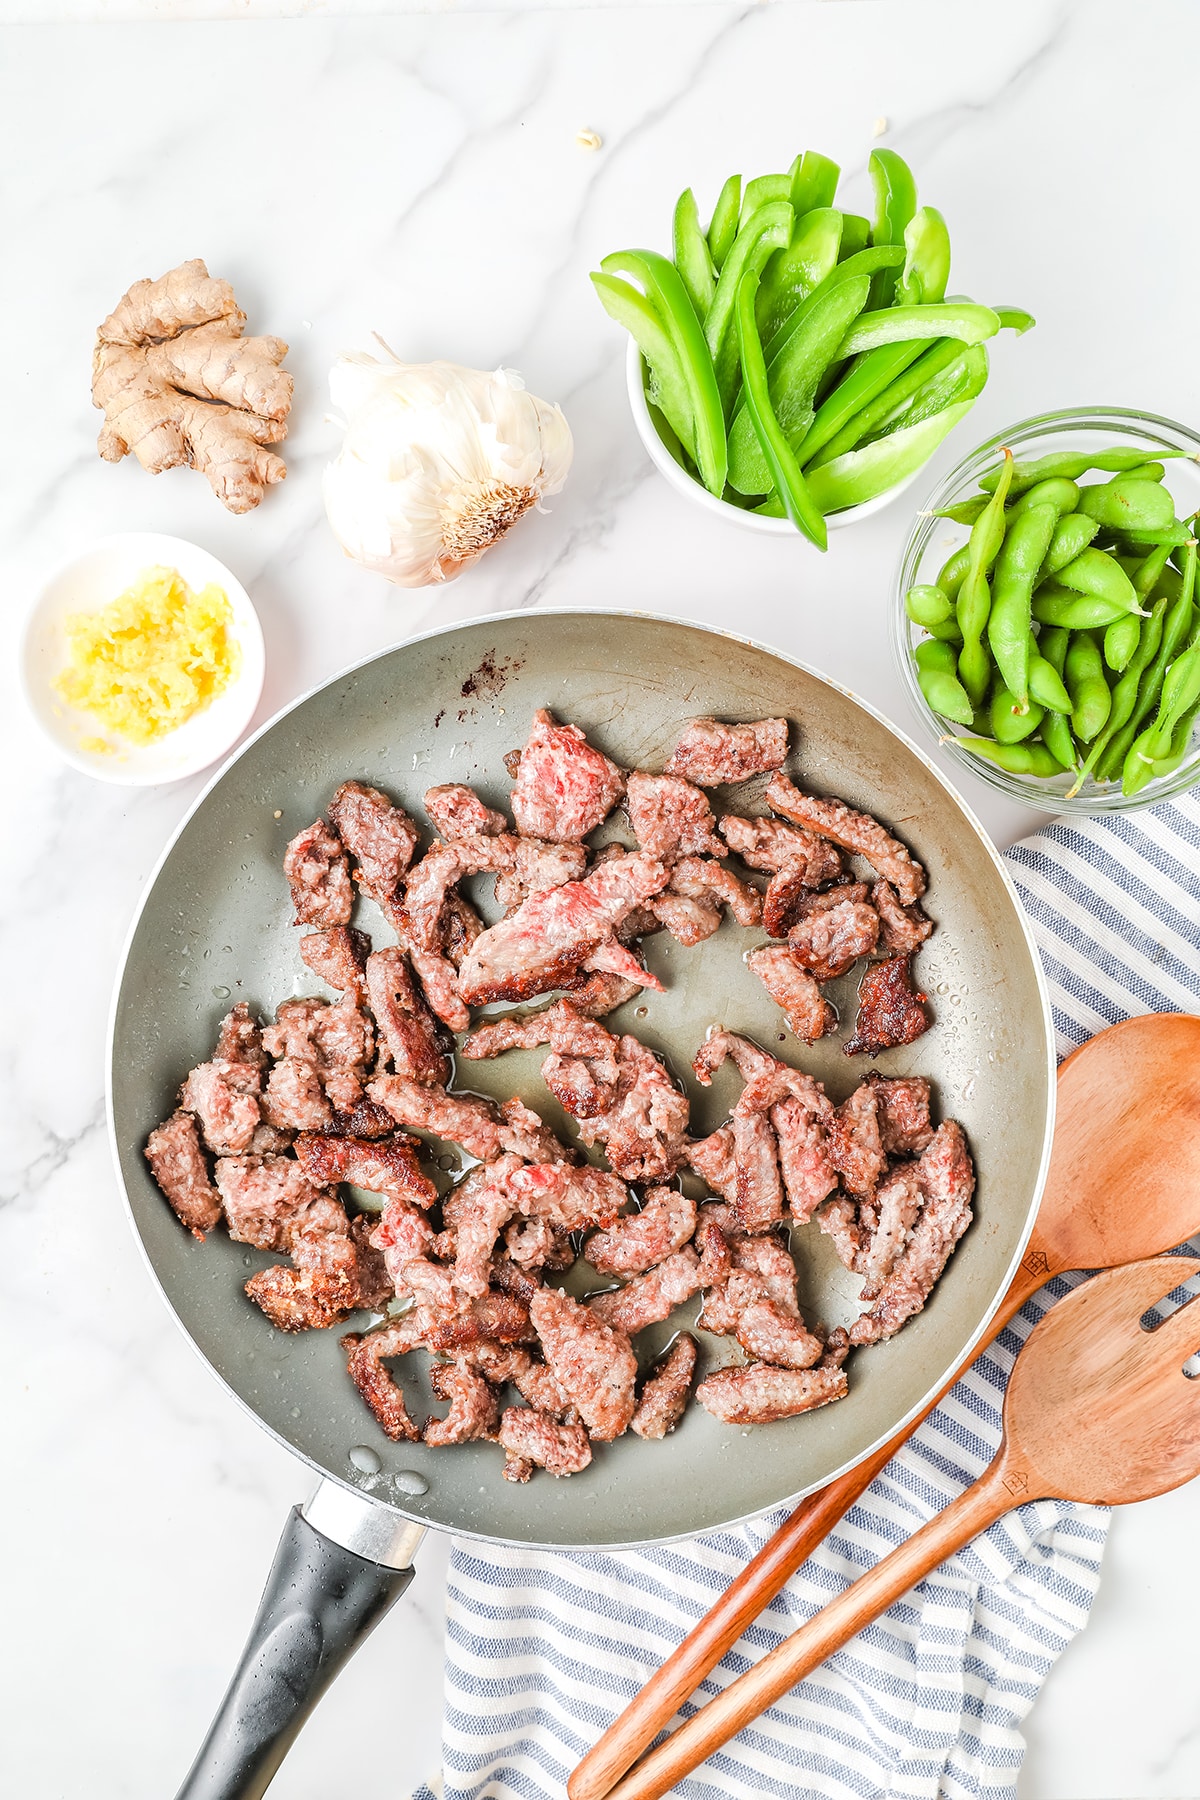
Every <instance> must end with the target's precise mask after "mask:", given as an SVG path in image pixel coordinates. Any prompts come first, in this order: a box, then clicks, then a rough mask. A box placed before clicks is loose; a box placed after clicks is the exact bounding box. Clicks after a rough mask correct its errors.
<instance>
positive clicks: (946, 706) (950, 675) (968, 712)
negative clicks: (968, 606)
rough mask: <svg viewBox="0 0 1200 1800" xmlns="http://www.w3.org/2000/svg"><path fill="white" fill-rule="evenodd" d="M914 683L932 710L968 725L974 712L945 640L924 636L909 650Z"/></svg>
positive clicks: (952, 652)
mask: <svg viewBox="0 0 1200 1800" xmlns="http://www.w3.org/2000/svg"><path fill="white" fill-rule="evenodd" d="M913 655H914V660H915V662H916V665H917V685H918V686H919V687H920V690H921V692H922V694H923V695H924V696H925V699H926V700H927V702H928V703H929V705H930V706H931V707H932V709H933V711H934V712H936V713H940V714H941V716H942V717H943V718H944V719H952V720H953V721H954V723H955V724H956V725H970V723H971V721H972V718H973V716H974V713H973V708H972V706H971V702H970V700H969V698H968V697H967V692H966V689H965V688H964V687H963V686H962V684H961V682H960V681H959V679H958V677H957V675H956V674H955V664H956V660H957V659H956V657H955V654H954V650H953V648H952V647H951V645H949V644H943V643H938V642H937V641H936V639H934V638H926V639H925V641H924V642H923V643H921V644H918V645H917V648H916V650H915V651H914V653H913Z"/></svg>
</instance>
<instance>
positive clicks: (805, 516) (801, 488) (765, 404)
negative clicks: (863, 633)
mask: <svg viewBox="0 0 1200 1800" xmlns="http://www.w3.org/2000/svg"><path fill="white" fill-rule="evenodd" d="M757 286H758V276H757V275H756V274H754V273H753V272H751V273H748V274H746V275H743V277H742V279H741V282H740V283H739V286H738V291H737V301H736V306H735V311H734V319H735V327H736V331H737V340H738V355H739V358H740V361H741V365H742V393H743V395H744V396H745V401H746V414H747V417H748V418H749V419H750V421H751V424H752V425H753V428H754V431H755V433H756V435H757V437H758V441H759V445H760V447H761V450H762V454H763V460H764V461H765V463H766V466H767V468H768V470H769V471H770V477H771V482H772V485H773V486H774V489H775V492H776V494H778V496H779V498H780V499H781V500H782V502H783V505H784V509H785V511H786V513H787V516H788V518H789V519H790V520H791V521H792V524H793V525H794V526H795V527H796V529H797V531H802V532H803V533H804V535H805V537H807V538H809V539H811V541H812V542H813V543H814V544H815V545H816V546H817V548H818V550H824V549H825V548H826V547H827V544H828V535H827V532H826V527H825V520H824V518H823V517H822V516H821V513H820V511H819V510H818V508H817V507H816V506H815V505H814V503H813V501H812V498H811V496H810V495H809V492H808V488H807V486H806V484H805V480H804V477H803V475H802V474H801V473H800V468H799V465H798V463H797V462H796V458H795V454H794V453H793V451H792V447H791V445H790V444H789V443H788V440H787V434H786V432H785V431H784V430H783V428H782V426H781V425H780V423H779V420H778V419H777V418H776V417H775V414H774V411H773V409H772V406H771V395H770V389H769V386H768V383H767V363H766V358H765V357H764V355H763V347H762V340H761V339H760V338H759V335H758V327H757V326H756V324H755V322H754V298H755V289H756V288H757Z"/></svg>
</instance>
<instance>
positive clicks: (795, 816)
mask: <svg viewBox="0 0 1200 1800" xmlns="http://www.w3.org/2000/svg"><path fill="white" fill-rule="evenodd" d="M766 798H767V804H768V806H771V807H773V808H774V809H775V811H776V812H777V813H782V814H783V817H784V818H785V819H790V820H791V821H792V823H793V824H795V825H803V826H804V827H805V828H806V829H807V830H809V831H815V832H817V833H818V834H819V835H820V836H821V837H827V838H830V839H832V841H833V842H834V843H835V844H838V845H840V847H841V848H842V849H843V850H849V851H851V852H852V854H854V855H856V856H862V857H864V858H865V859H866V861H867V862H869V863H870V865H871V867H872V868H873V869H874V870H875V872H876V874H878V875H880V876H882V877H883V879H884V880H885V881H890V882H891V884H892V886H893V887H894V888H895V890H896V893H897V894H898V895H899V897H900V899H901V901H902V902H903V903H904V905H905V906H909V905H911V903H912V902H913V901H914V900H918V899H920V897H921V895H922V894H923V893H924V892H925V871H924V869H923V868H922V867H921V865H920V863H919V862H917V861H916V859H915V858H914V857H913V856H912V855H910V853H909V851H908V850H907V849H906V848H905V846H904V845H903V844H902V843H901V842H900V840H899V839H898V838H895V837H893V836H892V834H891V832H890V831H888V830H886V828H885V827H884V826H882V825H881V824H880V823H879V820H878V819H873V818H872V817H871V815H870V813H861V812H856V811H855V810H854V808H853V807H852V806H847V805H846V802H845V801H844V800H837V799H830V798H824V797H822V796H819V795H817V794H805V793H803V792H802V791H801V790H800V789H799V788H798V787H796V786H795V784H794V783H793V782H791V781H789V780H788V778H787V776H786V775H775V776H773V777H772V779H771V781H770V784H769V785H768V787H767V795H766Z"/></svg>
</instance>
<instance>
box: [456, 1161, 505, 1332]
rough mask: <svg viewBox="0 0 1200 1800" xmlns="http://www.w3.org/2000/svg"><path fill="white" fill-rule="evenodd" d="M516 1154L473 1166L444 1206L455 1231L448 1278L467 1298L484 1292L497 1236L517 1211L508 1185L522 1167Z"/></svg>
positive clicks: (488, 1280) (489, 1275) (489, 1274)
mask: <svg viewBox="0 0 1200 1800" xmlns="http://www.w3.org/2000/svg"><path fill="white" fill-rule="evenodd" d="M521 1166H522V1165H521V1163H520V1161H519V1160H518V1158H517V1157H515V1156H501V1157H499V1158H498V1159H497V1161H495V1162H493V1163H484V1164H483V1165H482V1166H481V1167H480V1168H477V1169H472V1170H471V1172H470V1174H469V1175H468V1176H467V1177H466V1179H465V1180H464V1181H462V1182H460V1184H459V1186H458V1187H457V1188H456V1189H455V1191H454V1194H453V1196H452V1199H451V1203H450V1204H449V1206H448V1207H446V1208H444V1209H443V1213H444V1216H445V1217H446V1222H447V1224H448V1225H451V1224H452V1225H453V1228H454V1233H455V1258H454V1268H453V1271H452V1276H451V1279H452V1280H453V1282H454V1286H455V1288H456V1290H457V1291H458V1292H459V1293H460V1294H463V1295H465V1296H466V1297H467V1298H468V1299H471V1298H475V1297H477V1296H478V1295H480V1294H486V1293H487V1290H488V1286H489V1284H490V1282H491V1275H492V1252H493V1251H494V1249H495V1247H496V1239H497V1238H498V1237H499V1235H500V1233H501V1231H502V1230H503V1229H504V1227H505V1226H506V1225H507V1224H508V1222H509V1220H510V1219H511V1218H512V1217H513V1216H514V1215H515V1213H516V1212H517V1204H518V1202H517V1195H516V1194H515V1193H513V1192H512V1190H511V1188H510V1187H509V1185H508V1178H509V1176H510V1175H512V1173H513V1171H514V1170H516V1169H519V1168H520V1167H521Z"/></svg>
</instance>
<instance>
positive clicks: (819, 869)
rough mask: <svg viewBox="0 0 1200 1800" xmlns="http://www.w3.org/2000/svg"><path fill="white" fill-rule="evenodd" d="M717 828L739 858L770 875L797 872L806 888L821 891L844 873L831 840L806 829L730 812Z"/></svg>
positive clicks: (778, 821)
mask: <svg viewBox="0 0 1200 1800" xmlns="http://www.w3.org/2000/svg"><path fill="white" fill-rule="evenodd" d="M717 829H718V830H719V831H720V833H721V836H722V837H723V838H724V839H725V842H726V843H727V844H728V846H729V848H730V849H731V850H732V851H733V853H734V855H735V856H740V857H741V859H742V861H743V862H744V863H748V864H749V866H750V868H752V869H762V870H763V871H764V872H765V873H766V874H768V875H778V874H780V873H782V871H783V870H784V869H794V870H795V871H796V872H797V874H798V876H799V877H800V878H801V882H802V885H803V886H804V887H808V888H818V887H823V886H824V885H825V883H826V882H827V881H836V880H837V879H838V876H839V875H840V874H841V872H842V859H841V856H840V855H839V854H838V851H837V850H836V848H835V847H834V845H833V844H831V843H830V842H829V840H828V838H822V837H818V836H817V835H816V833H815V832H812V831H805V830H804V829H803V827H802V826H799V825H785V824H783V822H782V821H781V820H779V819H743V818H742V817H741V815H740V814H739V813H726V814H725V817H724V818H723V819H722V820H721V823H720V825H719V826H718V828H717ZM769 929H770V927H768V930H769Z"/></svg>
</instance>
